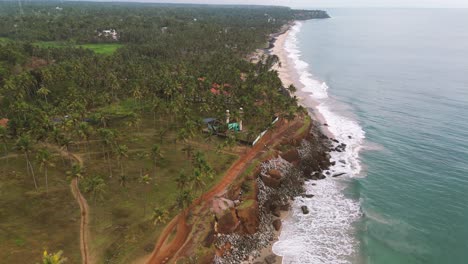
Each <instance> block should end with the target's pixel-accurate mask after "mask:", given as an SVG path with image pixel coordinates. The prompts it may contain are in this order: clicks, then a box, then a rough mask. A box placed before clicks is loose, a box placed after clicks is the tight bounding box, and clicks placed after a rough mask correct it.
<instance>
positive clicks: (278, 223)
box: [273, 219, 281, 231]
mask: <svg viewBox="0 0 468 264" xmlns="http://www.w3.org/2000/svg"><path fill="white" fill-rule="evenodd" d="M273 227H274V228H275V230H276V231H280V229H281V220H280V219H276V220H275V221H273Z"/></svg>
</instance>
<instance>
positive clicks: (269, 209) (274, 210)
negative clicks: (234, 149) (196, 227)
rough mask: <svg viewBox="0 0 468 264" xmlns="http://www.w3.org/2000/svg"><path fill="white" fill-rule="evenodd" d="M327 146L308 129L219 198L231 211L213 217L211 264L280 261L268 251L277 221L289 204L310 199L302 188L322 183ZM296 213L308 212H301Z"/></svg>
mask: <svg viewBox="0 0 468 264" xmlns="http://www.w3.org/2000/svg"><path fill="white" fill-rule="evenodd" d="M331 142H332V141H331V140H330V139H329V138H328V137H326V136H325V135H323V133H322V132H321V130H320V128H319V127H317V126H315V125H312V124H310V126H309V127H308V130H306V133H304V134H303V135H300V136H298V137H296V138H293V139H291V140H290V141H289V142H282V144H281V145H279V146H278V149H275V150H273V151H272V155H271V157H269V158H267V159H266V160H264V161H262V162H261V164H260V165H258V168H257V169H256V171H254V172H253V173H252V174H251V175H247V176H246V178H245V179H244V180H243V181H241V182H239V183H238V184H236V185H233V186H232V188H231V189H230V190H229V191H228V193H227V195H226V197H224V198H223V199H225V200H227V201H232V202H231V203H230V204H231V205H232V207H230V206H228V207H227V208H225V209H224V210H223V211H218V212H217V213H216V224H215V230H214V231H215V234H216V235H215V241H214V245H215V247H216V248H217V254H216V256H215V258H214V263H280V262H281V258H279V257H277V256H276V255H274V254H273V253H272V251H271V246H272V244H273V242H274V241H276V240H277V238H278V234H279V231H280V229H281V219H282V217H283V216H284V215H285V213H286V212H287V211H288V210H289V207H290V205H289V204H290V201H291V199H294V197H297V196H301V195H302V196H304V197H306V198H312V197H313V195H312V194H308V193H305V192H304V187H303V185H304V182H305V181H315V180H320V179H323V178H325V176H324V175H323V174H322V171H323V170H326V169H327V168H328V167H329V166H330V161H329V160H330V157H329V155H328V152H329V150H330V148H331V145H332V144H331ZM249 188H253V190H252V189H249ZM226 204H229V202H227V203H226ZM302 210H303V213H305V214H307V213H309V212H308V209H307V208H306V207H305V208H303V209H302Z"/></svg>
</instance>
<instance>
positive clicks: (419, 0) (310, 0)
mask: <svg viewBox="0 0 468 264" xmlns="http://www.w3.org/2000/svg"><path fill="white" fill-rule="evenodd" d="M73 1H96V2H136V3H137V2H140V3H187V4H239V5H278V6H289V7H293V8H338V7H354V8H360V7H361V8H367V7H382V8H468V1H466V0H445V1H440V0H411V1H404V0H380V1H372V0H352V1H351V0H227V1H216V0H73Z"/></svg>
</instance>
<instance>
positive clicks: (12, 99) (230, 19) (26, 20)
mask: <svg viewBox="0 0 468 264" xmlns="http://www.w3.org/2000/svg"><path fill="white" fill-rule="evenodd" d="M0 7H1V8H0V10H1V11H0V18H1V20H2V23H1V24H0V36H2V37H3V41H2V42H3V44H2V48H1V50H0V85H1V87H2V90H1V91H2V99H1V100H2V104H1V106H0V115H1V116H4V117H7V118H9V119H10V132H11V133H12V134H13V135H18V134H21V133H32V134H34V137H35V138H43V137H46V136H47V133H48V131H50V130H51V129H52V128H51V126H52V124H51V122H52V121H51V120H52V118H53V117H57V116H65V115H68V116H71V117H72V118H74V119H75V120H82V119H83V118H85V117H91V116H96V115H98V116H102V115H103V113H102V112H100V108H101V107H104V106H106V105H109V104H113V103H119V102H121V101H122V100H125V99H127V98H137V99H138V100H139V103H140V105H139V107H140V108H141V107H148V108H151V107H150V106H149V105H151V104H153V105H154V104H156V105H158V107H156V108H158V109H154V107H153V110H155V111H157V110H163V109H168V108H169V109H178V111H186V112H188V113H191V114H201V113H203V112H207V111H209V112H211V113H215V114H218V115H219V114H220V113H222V112H223V111H224V109H226V108H229V107H230V106H229V105H226V104H227V102H229V104H231V105H235V108H236V109H237V108H238V107H240V106H244V107H245V108H247V110H251V111H249V112H250V113H252V112H256V113H257V114H258V115H261V114H262V113H263V115H264V116H262V117H261V118H266V115H272V114H275V113H281V112H285V111H288V109H290V107H291V106H293V105H294V104H293V102H292V101H291V100H290V99H289V98H286V97H282V96H280V93H278V88H279V87H280V86H281V83H280V81H279V79H278V77H277V76H276V74H275V73H273V72H271V71H270V70H269V67H270V66H271V65H263V64H272V63H274V60H271V59H270V60H266V61H263V62H260V63H259V64H258V65H253V64H251V63H248V62H246V61H245V60H243V59H242V58H243V57H245V56H246V55H247V54H248V53H249V52H252V51H253V50H255V48H257V47H260V46H262V45H263V43H265V41H266V37H267V35H268V34H270V33H272V32H275V31H278V30H279V29H280V27H281V26H283V25H284V24H285V23H286V22H287V21H290V20H292V19H294V18H295V17H296V16H302V17H304V16H307V15H309V16H314V15H317V12H315V11H312V12H305V11H294V10H291V9H289V8H283V7H262V8H260V7H236V6H213V7H208V6H196V5H191V6H184V5H157V4H129V3H119V4H117V3H112V4H103V3H92V2H88V3H74V2H64V3H59V2H36V1H29V2H23V3H22V5H21V6H19V2H16V1H13V2H2V3H1V4H0ZM106 29H113V30H115V31H116V34H117V37H115V38H109V37H106V36H103V35H101V36H100V34H99V33H100V32H101V31H102V30H106ZM43 41H60V42H67V43H70V44H68V45H62V46H60V48H56V47H54V46H52V47H45V48H44V46H41V45H35V43H38V42H43ZM92 42H118V43H120V44H123V45H124V46H123V47H122V48H120V49H119V50H118V51H117V52H115V53H114V54H113V55H112V56H100V55H97V54H95V53H93V52H91V51H89V50H86V49H83V48H79V47H78V48H77V47H76V46H74V45H73V44H72V43H92ZM241 73H242V74H243V75H245V76H248V77H247V78H246V79H244V80H241V79H242V78H241ZM200 78H202V79H200ZM200 80H203V81H200ZM213 83H216V84H229V86H231V87H233V88H232V89H231V90H230V92H229V97H230V98H229V100H226V99H225V98H223V99H220V98H212V97H213V96H212V94H210V93H209V88H210V87H211V85H212V84H213ZM200 96H201V97H203V98H199V97H200ZM220 97H222V96H220ZM200 99H202V101H203V102H205V103H204V104H199V102H200ZM259 100H262V101H263V103H262V105H261V107H260V106H259V105H258V104H257V106H256V107H254V102H255V101H259ZM278 102H279V103H278ZM230 108H234V107H232V106H231V107H230ZM253 108H259V109H256V110H254V109H253ZM262 108H265V109H264V110H263V109H262ZM189 109H195V110H196V111H195V112H194V111H192V110H189ZM139 111H143V110H142V109H140V110H139ZM188 113H186V114H188ZM185 119H186V120H185V121H187V120H190V117H187V116H186V118H185ZM76 123H77V122H76Z"/></svg>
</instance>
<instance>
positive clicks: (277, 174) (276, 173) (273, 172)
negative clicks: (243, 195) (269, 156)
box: [268, 169, 283, 180]
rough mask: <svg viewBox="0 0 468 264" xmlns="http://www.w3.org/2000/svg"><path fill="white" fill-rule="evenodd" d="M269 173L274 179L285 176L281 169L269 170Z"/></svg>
mask: <svg viewBox="0 0 468 264" xmlns="http://www.w3.org/2000/svg"><path fill="white" fill-rule="evenodd" d="M268 175H270V177H271V178H273V179H278V180H279V179H281V178H282V177H283V176H282V175H281V172H280V171H279V170H274V169H273V170H269V171H268Z"/></svg>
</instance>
